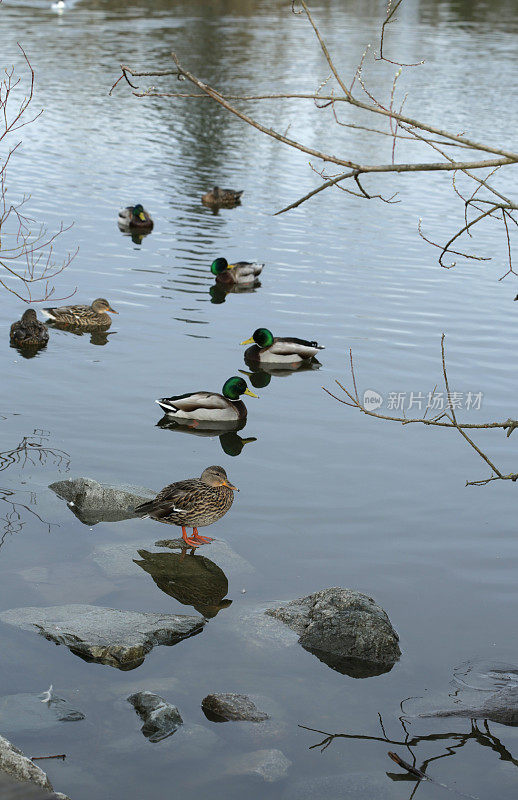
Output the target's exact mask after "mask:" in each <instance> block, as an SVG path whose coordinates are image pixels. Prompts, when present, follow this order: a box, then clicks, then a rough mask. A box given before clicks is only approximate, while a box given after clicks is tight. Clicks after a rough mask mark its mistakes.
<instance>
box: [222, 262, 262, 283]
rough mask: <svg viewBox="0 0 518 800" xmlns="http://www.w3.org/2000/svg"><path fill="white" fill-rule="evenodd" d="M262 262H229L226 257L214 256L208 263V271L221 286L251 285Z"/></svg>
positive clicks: (257, 274)
mask: <svg viewBox="0 0 518 800" xmlns="http://www.w3.org/2000/svg"><path fill="white" fill-rule="evenodd" d="M263 267H264V264H258V263H257V262H255V261H236V263H235V264H229V263H228V261H227V259H226V258H216V259H215V260H214V261H213V262H212V264H211V265H210V271H211V272H212V274H213V275H215V276H216V280H217V282H218V283H221V284H222V285H223V286H234V285H235V284H237V285H238V286H250V285H253V284H254V283H255V282H256V281H257V280H258V278H259V275H260V274H261V272H262V271H263Z"/></svg>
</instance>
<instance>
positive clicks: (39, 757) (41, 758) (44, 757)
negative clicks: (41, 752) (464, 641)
mask: <svg viewBox="0 0 518 800" xmlns="http://www.w3.org/2000/svg"><path fill="white" fill-rule="evenodd" d="M66 757H67V754H66V753H59V754H58V755H57V756H31V761H43V760H44V759H46V758H61V759H63V761H64V760H65V758H66Z"/></svg>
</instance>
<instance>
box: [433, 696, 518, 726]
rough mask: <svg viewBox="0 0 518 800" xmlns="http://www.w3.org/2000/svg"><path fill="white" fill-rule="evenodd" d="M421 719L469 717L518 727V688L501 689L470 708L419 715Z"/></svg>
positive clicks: (459, 707) (458, 707)
mask: <svg viewBox="0 0 518 800" xmlns="http://www.w3.org/2000/svg"><path fill="white" fill-rule="evenodd" d="M419 716H420V717H425V718H426V717H428V718H430V717H468V718H469V719H489V720H491V722H499V723H500V724H501V725H509V726H511V727H516V726H518V687H517V686H513V687H510V688H506V689H501V690H500V691H499V692H495V693H494V694H492V695H491V696H490V697H487V698H486V700H485V702H483V703H482V702H481V703H480V704H478V705H473V706H469V707H466V706H464V707H462V706H457V707H455V708H451V709H447V708H446V709H441V710H440V711H431V712H430V713H429V714H419Z"/></svg>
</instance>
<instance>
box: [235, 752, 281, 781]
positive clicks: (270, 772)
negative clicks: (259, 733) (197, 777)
mask: <svg viewBox="0 0 518 800" xmlns="http://www.w3.org/2000/svg"><path fill="white" fill-rule="evenodd" d="M290 767H291V761H290V760H289V758H286V756H285V755H284V753H283V752H282V750H254V751H253V752H252V753H245V754H244V755H240V756H233V757H231V758H230V759H229V762H228V764H227V768H226V770H225V772H226V774H227V775H256V776H257V777H259V778H262V779H263V780H264V781H266V782H267V783H273V782H274V781H279V780H281V778H285V777H286V774H287V772H288V770H289V768H290Z"/></svg>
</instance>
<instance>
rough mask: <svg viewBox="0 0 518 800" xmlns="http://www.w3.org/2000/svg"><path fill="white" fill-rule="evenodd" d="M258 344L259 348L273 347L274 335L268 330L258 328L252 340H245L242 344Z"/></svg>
mask: <svg viewBox="0 0 518 800" xmlns="http://www.w3.org/2000/svg"><path fill="white" fill-rule="evenodd" d="M254 343H255V344H256V345H257V346H258V347H271V346H272V344H273V333H272V332H271V331H269V330H268V328H257V330H256V331H254V332H253V335H252V337H251V338H250V339H245V341H244V342H241V344H254Z"/></svg>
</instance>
